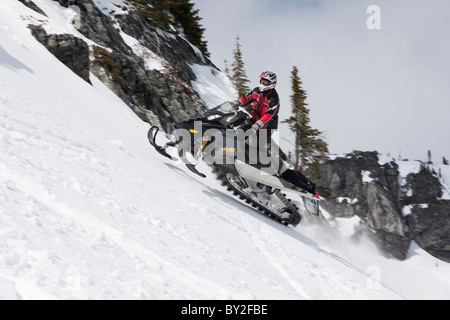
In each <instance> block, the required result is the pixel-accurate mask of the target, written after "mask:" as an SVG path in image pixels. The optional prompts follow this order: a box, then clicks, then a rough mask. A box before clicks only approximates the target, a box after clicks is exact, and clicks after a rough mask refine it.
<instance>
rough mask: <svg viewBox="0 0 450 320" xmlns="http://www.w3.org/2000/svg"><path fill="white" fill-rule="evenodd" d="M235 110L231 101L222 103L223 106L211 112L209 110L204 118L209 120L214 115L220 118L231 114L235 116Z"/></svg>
mask: <svg viewBox="0 0 450 320" xmlns="http://www.w3.org/2000/svg"><path fill="white" fill-rule="evenodd" d="M234 113H235V110H234V109H233V106H232V105H231V103H230V102H229V101H227V102H225V103H222V104H221V105H218V106H217V107H214V108H212V109H211V110H208V111H207V112H205V113H204V114H203V118H209V117H211V116H214V115H218V116H221V117H222V116H226V115H230V114H234Z"/></svg>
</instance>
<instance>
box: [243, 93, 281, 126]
mask: <svg viewBox="0 0 450 320" xmlns="http://www.w3.org/2000/svg"><path fill="white" fill-rule="evenodd" d="M238 100H240V101H241V102H242V103H243V104H244V105H245V104H250V103H252V104H253V107H254V108H255V110H254V111H253V121H254V122H256V121H258V120H260V121H262V122H263V123H264V127H263V129H269V130H274V129H278V112H279V111H280V99H279V98H278V93H277V91H276V90H275V89H273V90H269V91H265V92H261V91H260V90H259V88H258V87H257V88H255V89H253V90H252V91H250V92H249V93H247V94H246V95H245V96H243V97H240V98H239V99H238Z"/></svg>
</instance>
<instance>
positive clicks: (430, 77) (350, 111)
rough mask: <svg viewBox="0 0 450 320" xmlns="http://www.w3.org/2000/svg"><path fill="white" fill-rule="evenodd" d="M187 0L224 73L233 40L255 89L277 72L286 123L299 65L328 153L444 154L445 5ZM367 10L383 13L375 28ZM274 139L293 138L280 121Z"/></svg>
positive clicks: (448, 12)
mask: <svg viewBox="0 0 450 320" xmlns="http://www.w3.org/2000/svg"><path fill="white" fill-rule="evenodd" d="M192 2H193V3H195V8H196V9H199V10H200V12H199V15H200V17H202V19H203V20H202V21H201V24H202V25H203V27H205V28H206V31H205V39H206V40H207V41H208V47H209V51H210V52H211V59H212V61H213V62H214V63H215V64H216V65H217V66H218V67H219V68H220V69H222V70H223V69H224V62H223V61H224V59H227V60H228V64H229V65H231V63H232V61H233V55H232V51H233V49H234V47H235V41H236V36H237V35H239V37H240V39H241V40H240V43H241V45H242V52H243V57H244V62H245V69H246V72H247V76H248V78H249V80H250V81H252V83H251V86H256V85H257V82H258V76H259V74H260V73H261V72H262V71H265V70H272V71H274V72H276V73H277V75H278V86H277V89H278V92H279V94H280V98H281V106H282V111H281V117H282V118H283V119H284V118H287V117H288V116H289V115H290V112H291V106H290V95H291V88H290V86H291V84H290V73H291V70H292V67H293V66H294V65H295V66H297V67H298V68H299V71H300V76H301V78H302V81H303V88H304V89H305V90H306V91H307V93H308V99H307V102H308V103H309V107H310V110H311V113H310V116H311V125H312V126H313V127H314V128H317V129H319V130H321V131H323V132H324V133H325V139H326V141H327V142H328V144H329V148H330V152H334V153H346V152H351V151H352V150H370V151H371V150H377V151H379V152H380V153H383V154H388V153H389V154H390V155H391V156H393V157H397V156H398V155H399V154H401V155H402V157H409V158H412V159H420V160H425V159H426V155H427V151H428V150H431V152H432V156H433V159H434V160H435V161H436V162H438V161H440V160H441V158H442V156H445V157H446V158H447V159H448V158H450V143H448V142H447V138H448V137H450V125H449V119H450V93H449V90H448V88H449V87H450V62H449V60H450V49H449V48H450V40H449V39H450V37H449V31H450V1H444V0H431V1H425V0H414V1H411V0H408V1H406V0H395V1H387V0H384V1H380V0H370V1H365V0H342V1H331V0H328V1H319V0H298V1H293V0H227V1H213V0H193V1H192ZM369 5H377V6H379V7H380V9H381V30H369V29H368V28H367V25H366V21H367V19H368V18H369V17H370V14H368V13H367V12H366V11H367V8H368V6H369ZM280 133H281V136H282V137H283V138H287V139H292V137H290V133H289V130H288V129H287V127H286V126H285V125H282V128H281V132H280ZM281 143H282V146H283V147H287V146H289V144H287V145H286V146H284V145H283V141H281ZM285 144H286V142H285Z"/></svg>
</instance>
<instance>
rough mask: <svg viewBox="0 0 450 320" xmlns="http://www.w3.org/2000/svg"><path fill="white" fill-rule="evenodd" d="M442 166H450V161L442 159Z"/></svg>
mask: <svg viewBox="0 0 450 320" xmlns="http://www.w3.org/2000/svg"><path fill="white" fill-rule="evenodd" d="M442 164H443V165H445V166H448V160H447V158H445V157H442Z"/></svg>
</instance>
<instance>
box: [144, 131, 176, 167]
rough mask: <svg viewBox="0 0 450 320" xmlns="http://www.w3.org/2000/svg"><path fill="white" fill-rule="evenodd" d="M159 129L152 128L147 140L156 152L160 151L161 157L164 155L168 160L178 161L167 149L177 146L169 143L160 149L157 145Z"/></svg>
mask: <svg viewBox="0 0 450 320" xmlns="http://www.w3.org/2000/svg"><path fill="white" fill-rule="evenodd" d="M158 131H159V128H158V127H157V126H152V127H151V128H150V130H148V133H147V138H148V141H149V142H150V144H151V145H152V146H153V147H154V148H155V150H156V151H158V152H159V153H160V154H161V155H163V156H164V157H166V158H169V159H170V160H173V161H176V160H177V159H176V158H174V157H172V156H171V155H170V154H168V153H167V151H166V149H167V148H168V147H172V146H175V145H176V144H174V143H172V144H170V143H167V144H166V145H165V147H160V146H158V145H157V144H156V135H157V134H158Z"/></svg>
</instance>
